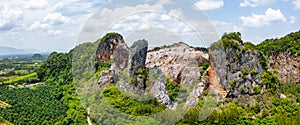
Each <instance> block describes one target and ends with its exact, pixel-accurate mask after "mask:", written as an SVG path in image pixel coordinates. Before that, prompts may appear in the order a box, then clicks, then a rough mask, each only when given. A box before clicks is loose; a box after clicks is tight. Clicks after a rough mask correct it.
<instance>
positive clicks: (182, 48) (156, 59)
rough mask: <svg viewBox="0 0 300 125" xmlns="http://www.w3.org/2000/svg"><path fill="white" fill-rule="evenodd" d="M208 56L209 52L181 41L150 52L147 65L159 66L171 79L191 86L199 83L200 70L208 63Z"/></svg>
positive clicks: (151, 66)
mask: <svg viewBox="0 0 300 125" xmlns="http://www.w3.org/2000/svg"><path fill="white" fill-rule="evenodd" d="M207 57H208V54H207V53H204V52H202V51H198V50H196V49H195V48H193V47H190V46H188V45H187V44H185V43H182V42H180V43H176V44H173V45H171V46H169V47H166V48H162V49H159V50H156V51H151V52H148V53H147V59H146V67H147V68H153V67H159V68H160V69H161V70H162V72H163V73H164V75H165V76H166V77H167V78H169V79H170V80H171V81H175V82H176V83H178V84H186V85H189V86H191V85H194V84H197V83H199V79H200V76H201V74H200V70H201V69H202V66H203V64H204V63H208V60H207Z"/></svg>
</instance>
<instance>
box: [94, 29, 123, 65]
mask: <svg viewBox="0 0 300 125" xmlns="http://www.w3.org/2000/svg"><path fill="white" fill-rule="evenodd" d="M103 39H104V40H103V41H101V42H100V43H99V45H98V48H97V51H96V60H97V61H98V62H108V61H110V60H111V59H112V58H113V53H114V51H115V49H116V48H117V46H118V45H119V44H120V43H125V42H124V40H123V37H122V36H121V35H120V34H117V33H109V34H107V35H106V36H105V37H104V38H103Z"/></svg>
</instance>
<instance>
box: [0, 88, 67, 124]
mask: <svg viewBox="0 0 300 125" xmlns="http://www.w3.org/2000/svg"><path fill="white" fill-rule="evenodd" d="M52 89H53V88H49V87H47V86H40V87H37V88H36V89H34V90H33V89H29V88H10V87H8V86H0V100H5V101H6V102H7V103H9V104H10V105H11V107H6V108H0V112H1V116H2V117H3V118H4V119H6V120H7V121H10V122H12V123H14V124H54V123H56V122H60V121H62V120H63V118H64V117H65V115H66V114H65V112H66V110H67V106H66V105H64V104H63V103H62V102H61V101H59V100H58V99H57V98H58V97H57V95H55V94H53V93H52Z"/></svg>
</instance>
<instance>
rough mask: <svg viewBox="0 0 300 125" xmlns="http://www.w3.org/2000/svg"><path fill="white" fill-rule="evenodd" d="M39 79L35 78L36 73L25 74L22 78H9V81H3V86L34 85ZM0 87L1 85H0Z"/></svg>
mask: <svg viewBox="0 0 300 125" xmlns="http://www.w3.org/2000/svg"><path fill="white" fill-rule="evenodd" d="M39 81H40V79H39V78H38V77H37V74H36V73H31V74H27V75H24V76H12V77H9V80H7V81H4V82H3V84H4V85H6V84H15V83H18V84H20V83H36V82H39ZM0 85H1V83H0Z"/></svg>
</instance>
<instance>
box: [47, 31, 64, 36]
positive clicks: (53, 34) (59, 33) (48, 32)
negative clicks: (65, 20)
mask: <svg viewBox="0 0 300 125" xmlns="http://www.w3.org/2000/svg"><path fill="white" fill-rule="evenodd" d="M62 33H63V31H61V30H48V31H46V34H47V35H48V36H57V35H61V34H62Z"/></svg>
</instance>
